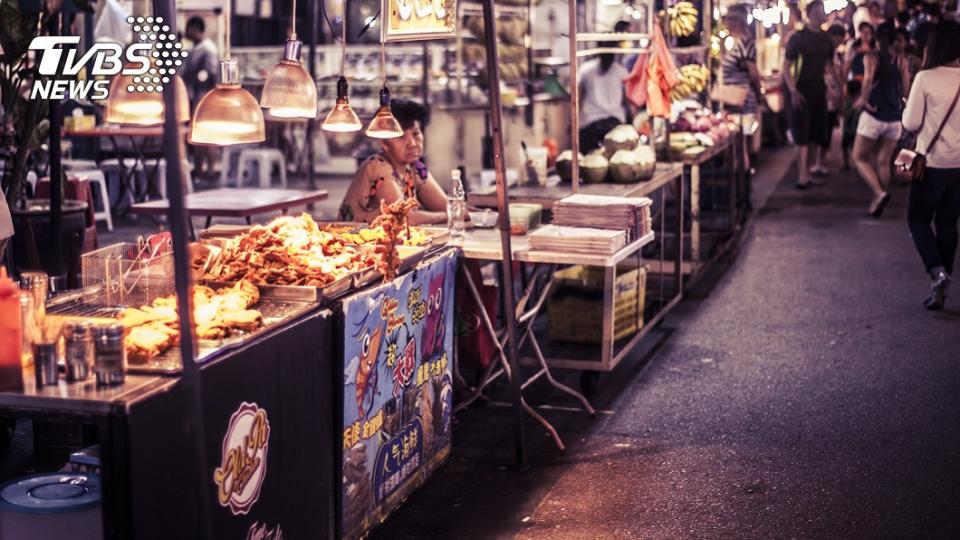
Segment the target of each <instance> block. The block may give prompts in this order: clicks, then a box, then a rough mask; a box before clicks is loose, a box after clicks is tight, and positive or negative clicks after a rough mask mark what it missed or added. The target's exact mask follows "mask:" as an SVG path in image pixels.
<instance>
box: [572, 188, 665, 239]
mask: <svg viewBox="0 0 960 540" xmlns="http://www.w3.org/2000/svg"><path fill="white" fill-rule="evenodd" d="M651 203H652V201H651V200H650V199H649V198H647V197H611V196H605V195H587V194H580V193H578V194H576V195H570V196H569V197H565V198H563V199H561V200H559V201H557V202H556V203H554V205H553V223H554V224H555V225H565V226H572V227H595V228H599V229H613V230H622V231H628V233H629V238H628V239H629V240H631V241H632V240H635V239H637V238H640V237H642V236H644V235H646V234H647V233H648V232H650V230H651V229H652V223H651V218H650V204H651Z"/></svg>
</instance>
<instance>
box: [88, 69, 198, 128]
mask: <svg viewBox="0 0 960 540" xmlns="http://www.w3.org/2000/svg"><path fill="white" fill-rule="evenodd" d="M172 82H173V86H172V87H173V89H174V91H175V92H176V94H177V122H178V123H181V124H182V123H184V122H187V121H188V120H190V101H189V99H188V98H187V87H186V85H185V84H183V79H181V78H180V77H179V76H174V77H173V81H172ZM137 86H143V84H142V83H140V84H135V83H134V82H133V76H132V75H117V76H115V77H114V78H113V80H112V81H110V97H108V98H107V108H106V112H105V113H104V121H105V122H107V123H111V124H135V125H138V126H155V125H159V124H162V123H163V121H164V117H163V111H164V101H163V91H160V92H131V91H130V90H129V89H130V88H131V87H137ZM169 88H171V85H170V83H167V84H166V85H165V86H164V89H169Z"/></svg>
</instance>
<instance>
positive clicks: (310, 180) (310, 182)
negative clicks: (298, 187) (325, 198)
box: [307, 0, 347, 189]
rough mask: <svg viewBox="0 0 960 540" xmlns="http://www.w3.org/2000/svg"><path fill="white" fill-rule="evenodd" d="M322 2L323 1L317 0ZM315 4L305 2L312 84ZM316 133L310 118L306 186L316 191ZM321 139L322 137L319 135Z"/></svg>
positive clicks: (316, 17) (315, 34) (313, 121)
mask: <svg viewBox="0 0 960 540" xmlns="http://www.w3.org/2000/svg"><path fill="white" fill-rule="evenodd" d="M319 1H321V2H322V1H323V0H319ZM317 2H318V0H307V10H308V11H309V12H310V15H309V16H308V17H307V20H308V21H309V23H307V41H309V42H310V47H309V51H310V62H309V64H308V65H309V69H310V78H311V79H313V81H314V84H316V80H317V19H319V18H320V14H319V13H318V12H317ZM343 24H347V23H346V2H344V22H343ZM316 132H317V120H316V118H311V119H310V120H307V186H308V187H309V188H310V189H317V179H316V178H315V177H314V173H313V165H314V161H315V160H316V156H314V154H313V138H314V137H315V134H316ZM320 136H321V137H323V135H322V134H321V135H320Z"/></svg>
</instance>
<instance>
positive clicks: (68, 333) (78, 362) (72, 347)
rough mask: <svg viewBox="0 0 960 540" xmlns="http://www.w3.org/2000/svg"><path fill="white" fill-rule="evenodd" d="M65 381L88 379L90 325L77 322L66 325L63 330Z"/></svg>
mask: <svg viewBox="0 0 960 540" xmlns="http://www.w3.org/2000/svg"><path fill="white" fill-rule="evenodd" d="M63 339H64V351H65V356H66V358H65V361H66V365H67V381H69V382H76V381H83V380H86V379H87V378H88V377H90V368H91V365H92V364H93V340H92V336H91V334H90V323H88V322H84V321H79V322H74V323H70V324H68V325H66V326H65V327H64V330H63Z"/></svg>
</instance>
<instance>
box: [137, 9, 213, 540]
mask: <svg viewBox="0 0 960 540" xmlns="http://www.w3.org/2000/svg"><path fill="white" fill-rule="evenodd" d="M228 5H229V4H228ZM154 11H155V12H156V14H157V16H160V17H163V20H164V23H166V24H167V25H169V26H170V31H171V33H173V34H176V33H177V8H176V4H175V3H174V0H157V1H156V3H155V4H154ZM227 16H228V17H229V16H230V15H229V10H228V14H227ZM177 105H178V103H177V92H176V86H175V85H174V84H173V83H170V84H168V85H167V86H166V88H165V89H164V92H163V106H164V124H163V148H164V152H163V154H164V159H166V160H167V178H166V182H167V197H168V199H169V204H170V210H169V212H168V213H167V222H168V223H169V225H170V233H171V235H172V237H173V267H174V285H175V288H176V291H177V311H178V313H179V316H180V321H179V326H180V355H181V358H182V363H183V375H182V377H181V379H180V382H181V383H182V384H183V389H184V394H185V398H186V399H187V407H186V415H185V418H184V420H185V424H186V425H185V428H186V429H185V431H186V435H187V437H189V439H190V442H191V443H192V446H193V453H194V456H193V463H192V465H193V467H194V470H193V472H194V486H193V487H194V489H196V490H197V491H196V493H197V498H198V500H197V501H196V502H197V503H198V504H199V517H200V524H199V525H200V526H199V527H198V530H197V532H198V536H200V537H202V538H214V534H213V524H212V522H211V519H210V515H209V513H210V504H211V502H212V501H213V499H212V495H211V492H210V481H209V479H210V470H209V469H208V468H207V450H206V445H205V442H206V436H205V430H204V425H203V388H202V381H201V379H200V367H199V366H198V365H197V363H196V361H195V360H194V357H195V354H194V353H195V350H196V347H195V343H196V342H195V341H194V335H193V294H191V286H190V253H189V249H188V248H189V246H188V242H189V239H188V235H189V234H190V224H189V222H188V220H189V219H190V217H189V216H188V215H187V212H186V208H185V205H184V201H183V196H184V188H183V185H184V181H183V180H184V178H186V175H187V172H186V171H185V170H184V162H183V156H184V155H185V153H186V152H185V148H184V139H183V132H182V131H181V129H180V128H181V126H180V124H179V123H177V116H178V114H177V112H178V111H177ZM200 533H202V534H200Z"/></svg>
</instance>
